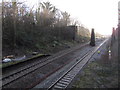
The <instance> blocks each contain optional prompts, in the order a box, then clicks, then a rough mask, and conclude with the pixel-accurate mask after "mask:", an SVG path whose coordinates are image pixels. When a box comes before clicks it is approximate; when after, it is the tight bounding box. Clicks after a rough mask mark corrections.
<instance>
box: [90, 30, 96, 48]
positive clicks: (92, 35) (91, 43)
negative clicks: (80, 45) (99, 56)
mask: <svg viewBox="0 0 120 90" xmlns="http://www.w3.org/2000/svg"><path fill="white" fill-rule="evenodd" d="M90 45H91V46H95V33H94V29H92V32H91V40H90Z"/></svg>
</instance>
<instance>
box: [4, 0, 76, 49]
mask: <svg viewBox="0 0 120 90" xmlns="http://www.w3.org/2000/svg"><path fill="white" fill-rule="evenodd" d="M76 23H77V21H75V22H73V21H71V18H70V14H69V13H68V12H66V11H65V12H63V11H61V10H59V9H57V8H56V7H55V6H54V5H52V4H51V3H50V2H40V3H39V5H38V7H37V8H36V9H34V6H33V7H32V8H29V7H27V5H26V4H25V3H22V2H17V1H16V2H2V44H3V51H6V50H12V51H14V49H16V48H20V47H28V48H32V47H33V48H34V47H35V48H39V46H40V45H46V44H48V43H50V42H52V41H54V40H62V39H64V38H62V37H64V36H65V35H67V34H70V33H68V32H67V31H65V29H69V28H67V26H69V25H70V24H72V25H76ZM64 32H67V33H66V34H65V35H64ZM68 36H69V35H68Z"/></svg>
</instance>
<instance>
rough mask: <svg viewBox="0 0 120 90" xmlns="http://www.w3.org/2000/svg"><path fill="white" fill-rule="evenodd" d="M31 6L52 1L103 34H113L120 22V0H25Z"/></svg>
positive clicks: (89, 27) (62, 9) (57, 6)
mask: <svg viewBox="0 0 120 90" xmlns="http://www.w3.org/2000/svg"><path fill="white" fill-rule="evenodd" d="M20 1H22V0H20ZM25 1H27V2H28V4H29V6H33V5H34V4H37V3H38V2H39V1H45V2H46V1H50V2H51V4H53V5H54V6H56V8H58V9H60V10H61V11H67V12H68V13H70V15H71V18H74V19H76V20H79V22H80V23H82V24H83V25H84V26H85V27H87V28H88V29H90V30H91V28H94V29H95V31H96V32H99V33H101V34H111V32H112V27H117V24H118V1H120V0H25Z"/></svg>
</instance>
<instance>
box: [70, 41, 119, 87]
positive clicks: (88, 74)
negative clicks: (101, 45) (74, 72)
mask: <svg viewBox="0 0 120 90" xmlns="http://www.w3.org/2000/svg"><path fill="white" fill-rule="evenodd" d="M111 51H112V52H111V55H112V57H111V58H110V57H109V51H108V48H107V50H106V52H105V53H104V55H102V56H101V58H100V59H99V60H96V61H94V62H91V63H89V64H88V65H87V66H86V67H84V68H83V70H82V71H81V72H80V74H79V75H78V77H77V80H76V81H75V82H74V83H73V84H72V86H71V87H72V88H118V58H117V43H114V45H113V46H112V47H111Z"/></svg>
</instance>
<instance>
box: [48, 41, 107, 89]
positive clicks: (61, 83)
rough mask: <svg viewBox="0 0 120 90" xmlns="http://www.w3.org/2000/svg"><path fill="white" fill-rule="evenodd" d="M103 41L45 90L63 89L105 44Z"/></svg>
mask: <svg viewBox="0 0 120 90" xmlns="http://www.w3.org/2000/svg"><path fill="white" fill-rule="evenodd" d="M106 41H107V40H105V41H104V42H103V43H102V44H100V46H98V47H97V48H96V49H95V50H93V51H89V52H88V53H86V54H85V55H84V56H83V57H82V58H79V60H78V61H77V62H76V63H75V64H74V65H73V66H72V67H71V68H70V69H69V70H68V71H66V72H65V73H64V74H63V75H62V76H61V77H59V78H58V79H57V80H56V81H55V82H54V83H53V84H52V85H50V86H49V88H48V89H47V90H56V89H65V88H67V87H68V85H69V84H70V83H71V81H72V80H73V79H74V77H75V76H76V75H77V74H78V73H79V71H80V70H81V69H82V68H83V67H84V66H85V65H86V63H87V62H88V61H89V60H90V58H91V57H92V56H93V55H94V53H95V52H96V51H97V50H98V49H99V48H100V47H101V46H102V45H103V44H104V43H105V42H106Z"/></svg>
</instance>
